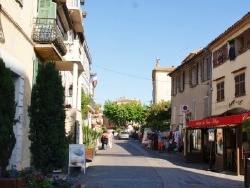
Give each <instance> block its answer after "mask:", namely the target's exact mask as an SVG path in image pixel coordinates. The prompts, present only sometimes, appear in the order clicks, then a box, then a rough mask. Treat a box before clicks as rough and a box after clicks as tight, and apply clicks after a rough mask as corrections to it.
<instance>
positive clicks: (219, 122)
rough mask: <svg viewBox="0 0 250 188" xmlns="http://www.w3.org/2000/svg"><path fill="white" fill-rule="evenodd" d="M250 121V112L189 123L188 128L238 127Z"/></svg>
mask: <svg viewBox="0 0 250 188" xmlns="http://www.w3.org/2000/svg"><path fill="white" fill-rule="evenodd" d="M246 119H250V112H248V113H243V114H237V115H231V116H224V117H214V118H206V119H201V120H191V121H189V122H188V128H199V127H201V128H202V127H215V126H223V125H237V124H239V123H241V122H242V121H244V120H246Z"/></svg>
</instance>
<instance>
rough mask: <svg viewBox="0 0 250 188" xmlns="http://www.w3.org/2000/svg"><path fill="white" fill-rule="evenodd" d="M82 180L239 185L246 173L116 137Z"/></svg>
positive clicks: (137, 185)
mask: <svg viewBox="0 0 250 188" xmlns="http://www.w3.org/2000/svg"><path fill="white" fill-rule="evenodd" d="M87 166H88V167H87V170H86V173H85V174H81V175H80V177H79V181H80V182H81V183H82V185H83V186H82V187H86V188H113V187H114V188H116V187H119V188H172V187H173V188H189V187H190V188H191V187H192V188H216V187H218V188H224V187H225V188H240V187H244V177H243V176H234V175H228V174H225V173H216V172H210V171H206V170H203V169H204V167H203V166H202V165H201V164H191V163H186V162H185V160H184V158H183V157H182V156H180V155H178V154H174V153H165V154H159V153H158V152H157V151H155V150H151V149H147V148H145V147H144V146H142V145H140V144H139V143H138V141H137V140H133V139H130V140H115V142H114V144H113V148H109V149H107V150H99V151H98V153H97V155H96V156H95V158H94V160H93V161H92V162H90V163H88V165H87Z"/></svg>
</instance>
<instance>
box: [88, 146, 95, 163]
mask: <svg viewBox="0 0 250 188" xmlns="http://www.w3.org/2000/svg"><path fill="white" fill-rule="evenodd" d="M94 156H95V149H94V148H91V149H88V148H86V159H87V160H90V161H92V160H93V158H94Z"/></svg>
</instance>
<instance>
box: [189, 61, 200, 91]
mask: <svg viewBox="0 0 250 188" xmlns="http://www.w3.org/2000/svg"><path fill="white" fill-rule="evenodd" d="M197 84H198V63H196V64H195V65H193V66H191V67H190V69H189V85H190V87H193V86H196V85H197Z"/></svg>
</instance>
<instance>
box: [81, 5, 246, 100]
mask: <svg viewBox="0 0 250 188" xmlns="http://www.w3.org/2000/svg"><path fill="white" fill-rule="evenodd" d="M83 11H86V12H87V17H86V18H85V19H84V21H83V25H84V34H85V37H86V41H87V44H88V48H89V51H90V55H91V58H92V65H91V72H92V73H96V74H97V77H98V84H97V86H96V87H95V91H94V101H95V102H96V103H99V104H102V105H104V104H105V102H106V101H114V100H117V99H119V98H123V97H125V98H127V99H137V100H140V101H141V102H142V104H146V105H148V104H149V103H150V101H152V89H153V86H152V71H153V69H155V67H156V58H159V59H160V62H161V63H160V65H161V67H162V68H167V67H172V66H174V67H177V66H179V65H180V64H181V62H182V61H183V60H184V58H185V57H186V56H187V55H188V54H189V53H191V52H192V51H194V50H197V49H200V48H203V47H206V45H208V44H209V43H210V42H211V41H212V40H214V39H215V38H216V37H218V36H219V35H220V34H221V33H223V32H224V31H225V30H227V29H228V28H229V27H230V26H231V25H233V24H234V23H235V22H237V21H238V20H240V19H241V18H242V17H243V16H244V15H245V14H246V13H248V12H249V11H250V1H249V0H209V1H203V0H154V1H149V0H106V1H104V0H85V5H84V6H83Z"/></svg>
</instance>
